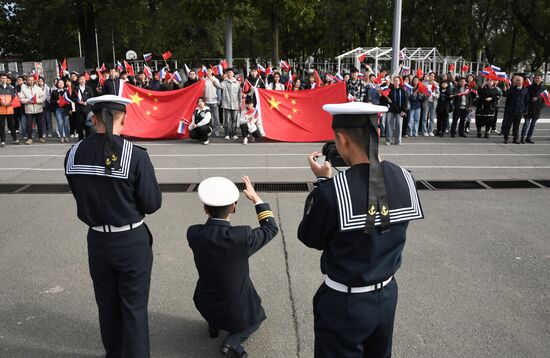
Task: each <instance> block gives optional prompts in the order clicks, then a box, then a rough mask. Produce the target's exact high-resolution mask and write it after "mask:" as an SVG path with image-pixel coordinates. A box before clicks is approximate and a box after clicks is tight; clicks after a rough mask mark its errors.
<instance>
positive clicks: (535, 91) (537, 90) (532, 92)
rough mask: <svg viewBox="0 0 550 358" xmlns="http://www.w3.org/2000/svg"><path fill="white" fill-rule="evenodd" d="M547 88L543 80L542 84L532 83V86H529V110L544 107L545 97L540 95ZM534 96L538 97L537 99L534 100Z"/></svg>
mask: <svg viewBox="0 0 550 358" xmlns="http://www.w3.org/2000/svg"><path fill="white" fill-rule="evenodd" d="M544 90H545V88H544V86H543V85H542V82H541V84H540V85H538V86H537V85H536V84H534V83H533V84H532V85H531V86H529V87H527V93H528V94H529V110H530V111H536V110H539V111H540V110H541V109H542V107H543V99H542V97H541V96H540V94H541V93H542V92H544ZM532 98H536V99H537V100H536V101H533V100H532Z"/></svg>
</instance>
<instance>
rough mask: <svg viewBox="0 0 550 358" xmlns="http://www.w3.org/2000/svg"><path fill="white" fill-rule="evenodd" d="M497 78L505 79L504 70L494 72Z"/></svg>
mask: <svg viewBox="0 0 550 358" xmlns="http://www.w3.org/2000/svg"><path fill="white" fill-rule="evenodd" d="M496 75H497V78H498V79H499V80H505V79H506V73H505V72H496Z"/></svg>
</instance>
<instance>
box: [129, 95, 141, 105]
mask: <svg viewBox="0 0 550 358" xmlns="http://www.w3.org/2000/svg"><path fill="white" fill-rule="evenodd" d="M130 99H131V100H132V103H135V104H137V105H138V106H140V107H141V104H140V102H141V101H143V98H141V97H140V96H139V94H138V93H137V92H136V93H134V94H132V95H130Z"/></svg>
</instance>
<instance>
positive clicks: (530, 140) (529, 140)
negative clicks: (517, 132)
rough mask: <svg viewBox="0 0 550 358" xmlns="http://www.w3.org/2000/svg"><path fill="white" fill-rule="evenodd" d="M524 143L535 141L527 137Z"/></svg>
mask: <svg viewBox="0 0 550 358" xmlns="http://www.w3.org/2000/svg"><path fill="white" fill-rule="evenodd" d="M525 142H526V143H530V144H535V142H534V141H533V140H532V139H531V138H527V139H526V140H525Z"/></svg>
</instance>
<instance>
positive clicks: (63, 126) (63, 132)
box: [55, 108, 71, 138]
mask: <svg viewBox="0 0 550 358" xmlns="http://www.w3.org/2000/svg"><path fill="white" fill-rule="evenodd" d="M55 120H56V122H57V131H58V132H59V136H60V137H61V138H67V137H69V136H70V135H71V132H70V130H69V115H68V114H67V113H66V112H65V110H64V109H63V108H57V109H56V110H55Z"/></svg>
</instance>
